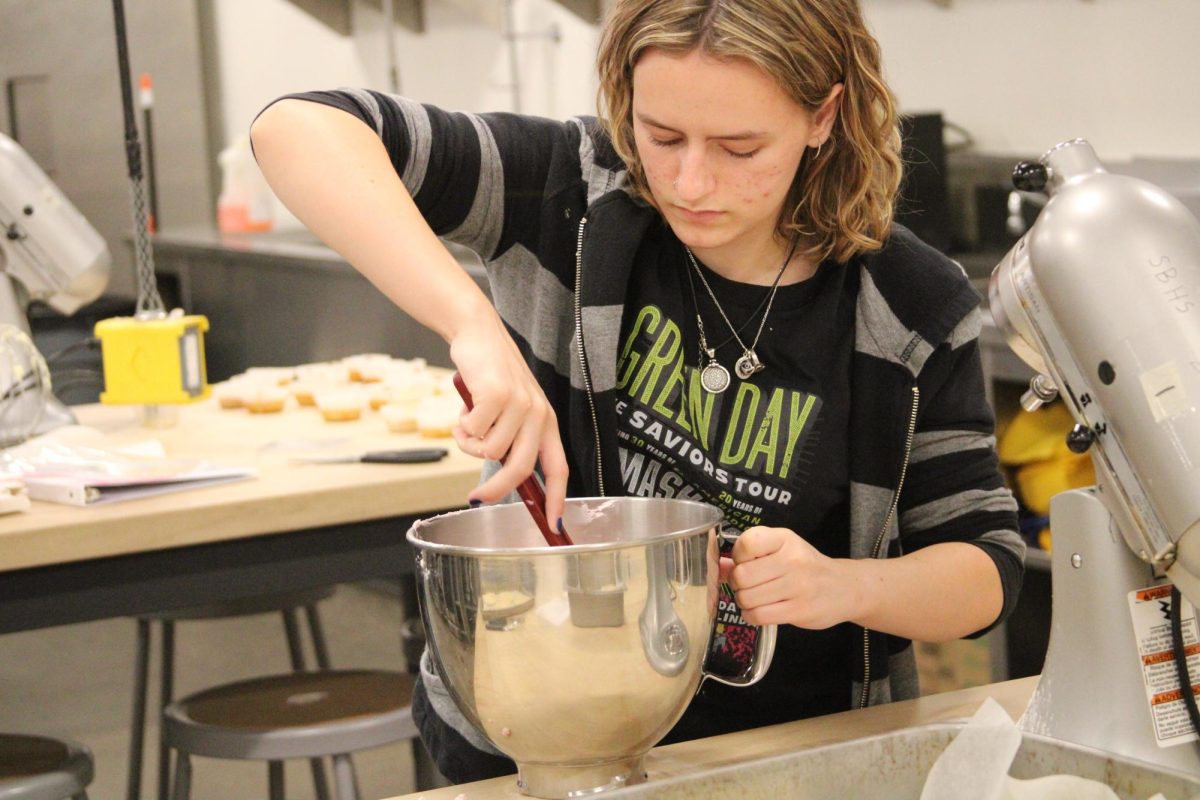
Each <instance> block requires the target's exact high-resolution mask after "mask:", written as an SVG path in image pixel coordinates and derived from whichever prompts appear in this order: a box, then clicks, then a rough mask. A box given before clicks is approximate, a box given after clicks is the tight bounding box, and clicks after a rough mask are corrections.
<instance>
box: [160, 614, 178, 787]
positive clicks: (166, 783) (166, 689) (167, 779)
mask: <svg viewBox="0 0 1200 800" xmlns="http://www.w3.org/2000/svg"><path fill="white" fill-rule="evenodd" d="M159 688H160V701H161V702H160V704H159V707H158V797H159V800H167V797H168V796H169V792H170V786H171V748H170V747H167V740H166V737H165V736H163V724H162V712H163V709H164V708H166V707H167V706H169V705H170V704H171V700H172V698H173V697H174V694H175V622H174V621H173V620H169V619H167V620H163V621H162V682H161V684H160V686H159Z"/></svg>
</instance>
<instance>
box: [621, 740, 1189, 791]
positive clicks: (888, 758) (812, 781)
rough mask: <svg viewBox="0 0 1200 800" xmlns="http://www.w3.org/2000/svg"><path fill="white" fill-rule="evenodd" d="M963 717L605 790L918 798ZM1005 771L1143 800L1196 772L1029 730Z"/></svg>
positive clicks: (1181, 785)
mask: <svg viewBox="0 0 1200 800" xmlns="http://www.w3.org/2000/svg"><path fill="white" fill-rule="evenodd" d="M964 725H965V722H958V723H955V722H945V723H933V724H929V725H921V726H915V727H912V728H906V729H904V730H901V731H895V732H893V733H888V734H882V735H879V736H870V737H866V738H863V739H855V740H853V741H849V742H841V743H839V744H832V745H823V746H820V747H814V748H812V749H808V750H802V751H800V752H797V753H791V754H787V755H781V756H772V757H770V758H763V759H758V760H753V761H747V762H745V763H742V764H734V765H729V766H724V767H719V768H716V769H712V770H706V771H702V772H698V773H695V774H692V775H686V776H677V777H672V778H663V779H662V780H655V779H654V776H653V773H651V776H650V780H649V781H648V782H646V783H643V784H640V785H638V786H630V787H626V788H624V789H620V790H617V791H614V792H612V793H611V795H608V794H607V793H606V796H611V797H612V798H613V800H617V798H618V797H619V798H621V800H627V799H628V798H654V800H672V798H680V799H682V798H689V800H690V799H691V798H706V800H708V799H709V798H711V799H713V800H720V798H730V800H750V798H758V797H763V798H766V797H770V798H775V797H787V798H789V800H818V798H819V799H820V800H829V798H850V797H852V798H855V800H919V798H920V796H921V789H922V787H923V786H924V785H925V777H926V776H927V775H928V774H929V770H930V769H931V768H932V767H933V762H934V761H936V760H937V757H938V756H939V755H941V753H942V751H943V750H945V749H946V746H947V745H949V744H950V742H951V741H952V740H953V739H954V737H955V735H956V734H957V733H958V732H959V731H960V730H962V728H963V726H964ZM1008 774H1009V775H1011V776H1012V777H1014V778H1021V779H1026V780H1027V779H1030V778H1038V777H1042V776H1045V775H1056V774H1069V775H1078V776H1080V777H1083V778H1090V779H1092V780H1097V781H1100V782H1102V783H1104V784H1106V785H1108V786H1109V787H1110V788H1112V789H1113V791H1115V792H1116V793H1117V794H1118V795H1119V796H1120V797H1121V798H1122V800H1147V798H1149V797H1151V796H1152V795H1154V794H1155V793H1156V792H1161V793H1162V794H1163V796H1164V797H1166V798H1167V800H1192V799H1193V798H1200V776H1191V775H1186V774H1184V773H1181V772H1177V771H1175V770H1170V769H1166V768H1160V767H1156V766H1154V765H1151V764H1147V763H1145V762H1142V761H1134V760H1132V759H1124V758H1122V757H1120V756H1117V755H1114V754H1112V753H1105V752H1103V751H1100V750H1094V749H1092V748H1088V747H1082V746H1080V745H1074V744H1070V743H1068V742H1061V741H1058V740H1056V739H1049V738H1046V737H1042V736H1037V735H1035V734H1030V733H1026V734H1023V736H1022V741H1021V747H1020V749H1019V750H1018V751H1017V755H1016V757H1015V758H1014V759H1013V763H1012V767H1011V768H1010V769H1009V772H1008Z"/></svg>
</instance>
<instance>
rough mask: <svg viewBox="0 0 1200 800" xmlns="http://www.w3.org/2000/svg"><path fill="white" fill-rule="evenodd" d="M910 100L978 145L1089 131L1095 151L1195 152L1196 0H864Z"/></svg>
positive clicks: (1038, 148) (902, 93)
mask: <svg viewBox="0 0 1200 800" xmlns="http://www.w3.org/2000/svg"><path fill="white" fill-rule="evenodd" d="M863 6H864V9H865V11H866V14H867V18H868V22H869V24H870V25H871V27H872V29H873V30H874V32H875V34H876V36H877V38H878V39H879V41H880V45H881V47H882V48H883V53H884V63H885V70H886V77H887V79H888V80H889V82H890V83H891V85H892V87H893V89H894V90H895V92H896V94H897V95H898V97H899V99H900V104H901V107H902V108H903V109H905V110H909V111H923V110H934V109H940V110H942V111H943V112H945V114H946V116H947V118H948V119H950V120H952V121H953V122H956V123H958V124H959V125H962V126H963V127H965V128H966V129H967V130H968V131H969V132H970V133H971V136H972V137H973V138H974V139H975V141H976V142H977V145H978V148H977V149H979V150H980V151H983V152H991V153H1004V154H1011V153H1031V154H1040V153H1041V152H1043V151H1045V150H1046V149H1048V148H1049V147H1051V146H1052V145H1054V144H1056V143H1057V142H1059V141H1062V140H1064V139H1070V138H1074V137H1077V136H1081V137H1084V138H1086V139H1089V140H1091V142H1092V144H1093V145H1095V147H1096V150H1097V152H1098V153H1099V154H1100V157H1101V158H1102V159H1105V160H1123V159H1125V158H1129V157H1131V156H1154V157H1186V158H1200V88H1197V80H1198V78H1200V2H1196V0H952V3H951V5H950V7H949V8H943V7H941V6H939V5H936V4H934V3H932V2H930V0H864V2H863Z"/></svg>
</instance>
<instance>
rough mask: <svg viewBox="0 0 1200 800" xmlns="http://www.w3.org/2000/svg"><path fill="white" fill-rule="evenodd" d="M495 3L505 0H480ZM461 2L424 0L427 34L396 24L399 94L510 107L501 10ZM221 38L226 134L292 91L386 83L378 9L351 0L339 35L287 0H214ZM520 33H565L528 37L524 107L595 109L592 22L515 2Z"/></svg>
mask: <svg viewBox="0 0 1200 800" xmlns="http://www.w3.org/2000/svg"><path fill="white" fill-rule="evenodd" d="M476 2H478V3H480V4H489V5H490V4H495V5H496V6H499V4H500V0H476ZM470 5H471V3H466V2H463V0H428V2H427V3H426V32H425V33H423V34H414V33H411V32H410V31H408V30H405V29H402V28H399V27H397V30H396V49H397V56H398V60H399V64H400V80H401V87H400V90H401V93H402V94H405V95H407V96H409V97H412V98H415V99H417V100H420V101H422V102H429V103H435V104H437V105H440V106H443V107H445V108H449V109H457V110H465V111H511V110H513V106H512V97H513V95H512V92H511V91H510V89H509V66H508V52H507V50H506V49H505V42H504V40H503V39H502V32H503V31H502V28H501V27H500V25H499V20H500V15H499V14H496V13H494V12H493V11H491V10H490V9H487V8H486V7H485V11H486V12H487V13H482V14H475V13H471V12H470V11H468V10H466V7H469V6H470ZM216 10H217V14H216V19H217V41H218V52H219V57H220V69H221V79H222V85H221V96H222V105H223V113H224V117H225V131H226V137H227V139H228V138H232V137H234V136H238V135H241V134H244V133H245V132H246V131H247V129H248V127H249V125H250V122H251V121H252V120H253V118H254V115H255V114H257V113H258V111H259V110H260V109H261V108H262V107H263V106H264V105H265V104H267V103H268V102H270V101H271V100H272V99H273V98H275V97H278V96H279V95H281V94H285V93H287V92H295V91H303V90H307V89H328V88H336V87H338V86H361V87H368V88H373V89H379V90H383V91H387V90H388V88H389V86H388V75H387V49H386V43H385V40H384V38H383V37H384V27H385V26H384V24H383V17H382V13H381V12H380V11H379V9H378V8H374V7H372V6H371V5H369V4H367V3H365V2H363V0H354V6H353V27H354V33H353V35H351V36H340V35H338V34H337V33H336V32H334V31H332V30H331V29H329V28H328V27H326V26H324V25H322V24H321V23H319V22H317V21H316V20H314V19H313V18H312V17H310V16H308V15H307V14H305V13H304V12H303V11H300V10H299V9H297V8H296V7H295V6H294V5H292V4H291V3H289V2H287V0H217V3H216ZM515 19H516V28H517V30H518V32H520V33H540V32H548V31H549V29H550V27H551V25H554V26H556V27H557V29H558V31H559V34H560V40H559V41H558V42H557V43H556V42H553V41H551V39H550V38H549V37H548V36H529V37H527V38H522V39H521V40H520V41H519V42H518V45H517V48H518V51H517V52H518V54H519V64H520V71H521V100H522V103H521V111H522V112H524V113H530V114H539V115H543V116H550V117H569V116H573V115H575V114H580V113H595V92H596V79H595V76H594V72H595V70H594V68H593V60H594V55H595V51H596V45H597V43H598V33H597V30H596V28H595V27H594V26H591V25H588V24H586V23H584V22H583V21H581V20H580V19H579V18H578V17H576V16H574V15H573V14H571V13H570V12H568V11H565V10H564V9H562V8H561V7H560V6H558V5H556V4H554V3H552V2H550V0H518V2H517V3H516V7H515Z"/></svg>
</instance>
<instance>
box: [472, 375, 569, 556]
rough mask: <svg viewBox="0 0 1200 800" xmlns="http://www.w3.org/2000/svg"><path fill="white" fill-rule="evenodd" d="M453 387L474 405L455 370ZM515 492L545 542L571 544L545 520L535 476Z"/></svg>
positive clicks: (543, 494) (543, 498)
mask: <svg viewBox="0 0 1200 800" xmlns="http://www.w3.org/2000/svg"><path fill="white" fill-rule="evenodd" d="M454 388H455V389H458V394H459V396H460V397H462V400H463V402H464V403H465V404H466V406H467V410H468V411H470V410H471V409H473V408H474V407H475V404H474V402H473V401H472V400H471V392H470V391H469V390H468V389H467V385H466V384H465V383H463V379H462V376H461V375H459V374H458V373H457V372H456V373H454ZM500 463H501V464H503V463H504V459H503V458H501V459H500ZM517 494H518V495H520V497H521V501H522V502H523V503H524V504H525V508H526V510H528V511H529V515H530V516H531V517H533V521H534V522H535V523H536V524H537V526H538V530H540V531H541V532H542V536H543V538H545V540H546V544H548V545H551V546H554V547H557V546H560V545H566V544H571V537H570V536H568V535H567V533H566V531H562V532H559V531H557V530H555V529H554V528H552V527H550V523H549V522H548V521H547V520H546V492H545V491H544V490H543V489H542V484H541V483H539V482H538V479H537V476H535V475H532V474H531V475H530V476H529V477H528V478H526V479H525V480H523V481H522V482H521V483H520V484H519V485H518V486H517Z"/></svg>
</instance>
